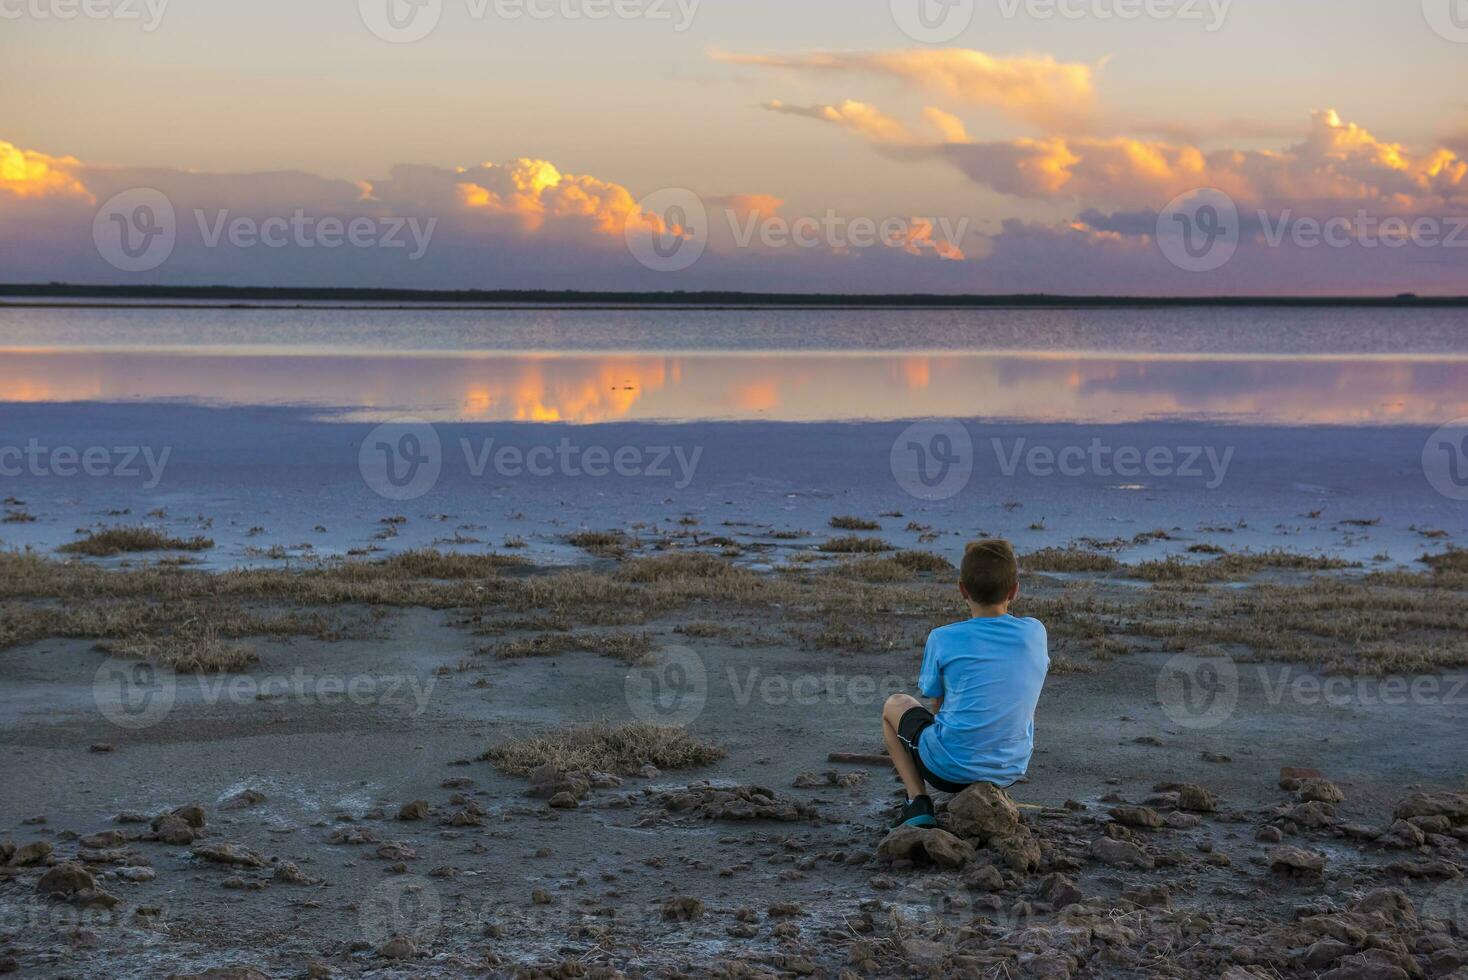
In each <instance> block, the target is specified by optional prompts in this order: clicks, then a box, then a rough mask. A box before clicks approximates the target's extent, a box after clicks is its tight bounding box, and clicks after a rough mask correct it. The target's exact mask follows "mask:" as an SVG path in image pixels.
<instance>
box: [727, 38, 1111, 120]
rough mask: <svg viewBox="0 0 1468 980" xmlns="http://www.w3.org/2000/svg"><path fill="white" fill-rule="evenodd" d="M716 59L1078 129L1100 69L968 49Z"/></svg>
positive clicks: (1039, 57) (1046, 58) (1043, 57)
mask: <svg viewBox="0 0 1468 980" xmlns="http://www.w3.org/2000/svg"><path fill="white" fill-rule="evenodd" d="M711 56H712V57H713V58H714V60H716V61H720V62H723V63H725V64H732V65H746V66H752V67H757V68H771V69H780V70H785V71H793V72H803V73H818V74H845V75H867V76H873V77H880V78H891V79H896V80H898V81H901V82H903V83H905V84H907V85H910V86H912V87H915V88H917V89H920V90H922V91H924V92H927V93H929V94H931V95H937V96H941V97H944V98H948V99H952V100H954V101H956V102H960V103H963V104H966V105H974V106H984V107H988V108H994V109H998V110H1000V111H1002V112H1005V113H1007V114H1009V115H1011V116H1013V117H1015V118H1018V119H1022V120H1024V121H1026V122H1030V123H1033V124H1034V125H1037V126H1040V127H1043V128H1045V129H1058V128H1070V127H1074V126H1076V125H1077V124H1079V122H1080V121H1081V120H1083V119H1084V118H1085V117H1086V116H1087V115H1088V114H1089V113H1090V111H1091V106H1092V102H1093V100H1094V97H1095V74H1096V69H1095V68H1094V67H1093V66H1091V65H1085V64H1076V63H1070V64H1067V63H1062V62H1058V61H1056V60H1055V59H1054V58H1053V57H1051V56H1050V55H1039V54H1027V55H1016V56H1007V57H1006V56H996V55H991V54H988V53H986V52H983V51H975V50H972V49H968V48H914V49H903V50H897V51H852V52H832V51H816V52H805V53H800V54H790V55H747V54H732V53H729V52H723V51H714V52H712V55H711Z"/></svg>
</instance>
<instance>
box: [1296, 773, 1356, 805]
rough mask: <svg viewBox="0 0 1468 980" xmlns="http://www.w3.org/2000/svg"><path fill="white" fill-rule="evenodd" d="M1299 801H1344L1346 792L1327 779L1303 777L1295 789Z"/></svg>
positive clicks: (1332, 802)
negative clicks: (1298, 786)
mask: <svg viewBox="0 0 1468 980" xmlns="http://www.w3.org/2000/svg"><path fill="white" fill-rule="evenodd" d="M1295 796H1296V798H1298V799H1299V801H1300V802H1301V803H1331V804H1334V803H1344V802H1345V799H1346V794H1345V793H1342V792H1341V791H1340V788H1339V787H1337V786H1336V784H1335V783H1333V782H1331V781H1330V780H1328V779H1305V780H1302V781H1301V782H1300V788H1299V789H1297V790H1296V791H1295Z"/></svg>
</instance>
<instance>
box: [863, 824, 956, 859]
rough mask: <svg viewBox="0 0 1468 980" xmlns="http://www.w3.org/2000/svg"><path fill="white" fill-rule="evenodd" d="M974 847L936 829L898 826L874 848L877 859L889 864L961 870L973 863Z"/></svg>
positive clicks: (946, 832)
mask: <svg viewBox="0 0 1468 980" xmlns="http://www.w3.org/2000/svg"><path fill="white" fill-rule="evenodd" d="M973 856H974V847H973V845H972V844H969V843H967V842H966V841H962V840H959V839H958V838H957V837H955V836H953V835H952V834H950V833H949V832H948V831H946V830H939V829H938V828H936V827H898V828H897V829H896V830H894V831H892V832H891V833H889V834H888V835H887V836H886V837H885V838H883V839H882V843H881V844H879V845H877V860H879V861H885V862H886V863H888V864H891V863H893V862H895V861H901V860H908V861H919V860H924V859H926V861H930V862H932V863H933V864H936V865H938V866H939V867H943V868H961V867H963V866H964V865H965V864H967V863H968V862H969V861H971V860H973Z"/></svg>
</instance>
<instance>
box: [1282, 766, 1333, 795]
mask: <svg viewBox="0 0 1468 980" xmlns="http://www.w3.org/2000/svg"><path fill="white" fill-rule="evenodd" d="M1324 778H1325V773H1323V772H1321V771H1320V770H1319V769H1306V768H1303V767H1301V766H1284V767H1283V768H1281V769H1280V771H1279V783H1280V786H1281V788H1283V789H1291V790H1292V789H1295V788H1296V787H1297V786H1298V785H1299V784H1300V783H1303V782H1304V781H1305V780H1307V779H1324ZM1285 783H1290V784H1292V785H1290V786H1285V785H1284V784H1285Z"/></svg>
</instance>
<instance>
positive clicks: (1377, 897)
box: [1351, 888, 1422, 932]
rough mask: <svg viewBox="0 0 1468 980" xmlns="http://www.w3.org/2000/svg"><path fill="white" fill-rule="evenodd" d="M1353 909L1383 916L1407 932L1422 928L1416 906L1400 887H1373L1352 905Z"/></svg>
mask: <svg viewBox="0 0 1468 980" xmlns="http://www.w3.org/2000/svg"><path fill="white" fill-rule="evenodd" d="M1351 911H1352V912H1360V913H1362V914H1371V915H1379V916H1383V917H1385V918H1386V919H1387V920H1389V921H1390V922H1391V924H1392V925H1393V926H1394V927H1395V928H1397V929H1400V930H1404V931H1407V932H1416V931H1417V930H1418V929H1420V928H1422V923H1421V921H1420V920H1419V919H1418V918H1417V908H1416V906H1414V905H1413V904H1412V900H1411V899H1410V898H1408V897H1407V893H1406V892H1404V891H1402V890H1401V889H1400V888H1373V889H1372V890H1371V891H1369V892H1367V893H1366V894H1365V895H1362V896H1361V898H1360V899H1358V900H1357V901H1356V904H1354V905H1352V906H1351Z"/></svg>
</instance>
